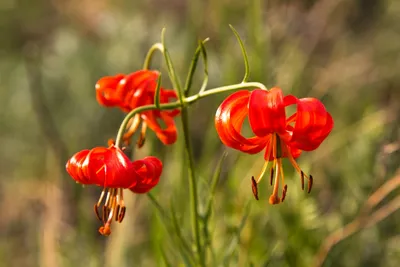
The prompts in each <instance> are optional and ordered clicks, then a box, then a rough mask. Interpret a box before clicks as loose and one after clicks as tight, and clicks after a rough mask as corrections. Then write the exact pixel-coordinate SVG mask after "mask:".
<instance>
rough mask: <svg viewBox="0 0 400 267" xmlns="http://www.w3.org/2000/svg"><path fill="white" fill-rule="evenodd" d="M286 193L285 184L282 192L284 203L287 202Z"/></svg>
mask: <svg viewBox="0 0 400 267" xmlns="http://www.w3.org/2000/svg"><path fill="white" fill-rule="evenodd" d="M286 192H287V185H286V184H285V186H284V187H283V191H282V199H281V201H282V202H283V201H284V200H285V197H286Z"/></svg>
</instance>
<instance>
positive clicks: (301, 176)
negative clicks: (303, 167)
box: [300, 171, 304, 191]
mask: <svg viewBox="0 0 400 267" xmlns="http://www.w3.org/2000/svg"><path fill="white" fill-rule="evenodd" d="M300 179H301V190H303V191H304V172H303V171H301V173H300Z"/></svg>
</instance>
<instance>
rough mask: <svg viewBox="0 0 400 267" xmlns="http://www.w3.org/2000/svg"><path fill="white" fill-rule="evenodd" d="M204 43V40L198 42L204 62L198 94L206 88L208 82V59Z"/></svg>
mask: <svg viewBox="0 0 400 267" xmlns="http://www.w3.org/2000/svg"><path fill="white" fill-rule="evenodd" d="M206 40H207V39H206ZM204 44H205V41H203V42H200V48H201V55H202V57H203V64H204V79H203V84H202V85H201V88H200V91H199V94H201V93H202V92H204V91H205V90H206V88H207V84H208V61H207V51H206V48H205V46H204Z"/></svg>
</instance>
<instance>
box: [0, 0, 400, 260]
mask: <svg viewBox="0 0 400 267" xmlns="http://www.w3.org/2000/svg"><path fill="white" fill-rule="evenodd" d="M399 12H400V2H399V1H396V0H386V1H377V0H369V1H361V0H342V1H333V0H319V1H306V0H304V1H300V0H297V1H277V0H275V1H260V0H252V1H247V2H246V1H237V0H232V1H228V0H224V1H199V0H193V1H182V0H173V1H165V0H162V1H154V0H148V1H141V2H132V1H126V0H119V1H106V0H102V1H92V0H84V1H76V0H71V1H60V0H56V1H43V0H41V1H36V2H35V4H34V5H33V4H32V3H31V2H30V1H26V0H6V1H2V2H1V3H0V32H1V33H2V41H1V42H0V57H1V59H0V80H1V83H0V145H1V150H0V179H1V180H0V200H1V202H0V203H1V204H0V205H1V211H2V220H1V221H0V227H1V232H0V236H1V238H0V266H49V267H54V266H162V256H161V254H162V253H161V249H163V250H164V251H165V253H166V255H167V257H168V258H169V259H170V261H171V262H172V263H173V266H178V265H177V264H178V262H179V260H178V254H177V252H176V251H175V250H174V245H173V243H172V242H171V239H170V237H168V233H167V232H166V229H165V227H164V226H163V224H162V222H161V220H160V218H159V216H157V215H156V212H155V209H154V207H153V206H152V205H151V203H150V201H149V199H148V198H147V197H146V196H142V195H129V194H127V200H126V201H127V205H128V212H127V216H126V218H125V221H124V222H123V223H122V224H120V225H114V227H113V234H112V235H111V236H110V237H109V238H103V237H101V236H99V235H98V234H97V227H98V222H97V221H96V218H95V216H94V214H93V212H92V204H93V203H94V201H95V200H96V198H97V195H98V193H99V189H97V188H92V187H86V188H82V187H81V186H78V185H76V184H75V183H74V182H73V181H72V180H71V179H70V178H69V177H68V175H67V174H66V172H65V171H64V164H65V162H66V161H67V159H68V157H69V156H70V155H72V154H73V153H75V152H76V151H78V150H81V149H84V148H91V147H94V146H100V145H104V144H105V143H106V140H107V139H108V138H110V137H115V135H116V131H117V129H118V125H119V123H120V122H121V120H122V118H123V114H121V112H120V111H118V110H113V109H105V108H103V107H100V106H99V105H98V104H97V102H96V100H95V98H94V84H95V82H96V81H97V79H99V78H100V77H102V76H104V75H112V74H116V73H128V72H132V71H135V70H137V69H139V68H141V66H142V63H143V60H144V57H145V53H146V52H147V49H148V48H149V47H150V45H151V44H152V43H154V42H157V41H160V39H159V38H160V37H159V36H160V32H161V29H162V28H163V27H167V35H166V39H167V43H168V46H169V50H170V52H171V55H172V58H173V61H174V63H175V65H176V68H177V70H178V73H179V75H180V77H181V78H182V79H183V78H184V77H185V75H186V72H187V69H188V66H189V64H190V59H191V58H192V53H193V52H194V50H195V48H196V46H197V41H198V40H200V39H204V38H206V37H210V38H211V40H210V41H209V42H208V43H207V44H206V47H207V52H208V61H209V74H210V82H209V87H214V86H219V85H224V84H229V83H236V82H240V80H241V79H242V77H243V73H244V68H243V64H242V57H241V52H240V48H239V46H238V45H237V42H236V39H235V37H234V35H233V34H232V32H231V31H230V29H229V27H228V24H232V25H233V26H234V27H235V28H236V29H237V30H238V31H239V33H240V35H241V37H242V38H243V40H244V42H245V46H246V49H247V51H248V54H249V62H250V70H251V75H250V79H251V80H252V81H260V82H263V83H265V84H266V85H267V86H268V87H271V86H275V85H277V86H280V87H281V88H283V90H284V92H286V93H293V94H295V95H296V96H298V97H306V96H312V97H317V98H320V99H321V100H322V101H323V102H324V104H325V105H326V107H327V109H328V110H329V111H330V112H331V114H332V116H333V117H334V120H335V128H334V130H333V132H332V134H331V135H330V137H329V138H328V139H327V140H326V141H325V143H324V144H322V145H321V147H320V148H319V149H318V150H316V151H314V152H311V153H304V155H302V156H301V157H300V160H299V163H300V165H301V166H302V168H303V169H304V170H305V171H306V172H311V173H312V174H313V176H314V177H315V187H314V188H313V191H312V193H311V194H310V195H306V194H304V192H303V191H301V190H300V184H299V181H298V177H297V175H295V173H294V172H293V170H292V168H291V167H290V166H289V165H290V164H289V162H285V169H286V177H287V178H286V180H287V183H288V188H289V189H288V195H287V198H286V200H285V203H284V204H282V205H278V206H270V205H268V201H267V199H268V197H269V194H270V192H271V188H269V186H268V182H266V181H264V182H263V183H261V184H260V186H259V190H260V197H261V200H260V201H258V202H256V201H255V200H253V196H252V194H251V189H250V177H251V176H252V175H254V174H257V173H258V171H259V169H260V168H261V166H262V164H263V158H262V156H261V154H260V155H253V156H250V155H243V154H240V153H238V152H237V151H233V150H231V149H225V148H224V147H223V146H222V145H221V143H220V141H219V139H218V137H217V135H216V132H215V130H214V128H213V116H214V114H215V111H216V109H217V107H218V105H219V104H220V102H221V101H222V100H223V98H224V97H226V96H227V94H225V95H221V96H218V97H213V98H208V99H207V100H200V101H199V102H198V103H196V104H194V105H193V106H191V108H190V118H191V126H192V128H191V133H192V141H193V144H194V154H195V159H196V164H197V166H198V169H197V171H198V175H199V177H200V181H199V186H200V188H201V191H200V193H201V197H202V198H204V199H206V196H207V188H208V182H209V181H210V179H211V177H212V174H213V170H214V168H215V166H216V164H217V162H218V160H219V158H220V156H221V155H222V152H223V151H224V150H226V151H227V152H228V156H227V158H226V160H225V162H224V166H223V169H222V173H221V179H220V181H219V184H218V188H217V195H216V201H215V205H214V207H213V210H214V216H213V221H212V224H211V225H210V227H211V229H212V233H213V235H214V236H213V238H212V239H213V244H214V246H215V249H216V252H217V255H218V256H220V255H223V253H224V252H225V251H226V248H227V247H228V245H229V243H230V242H231V238H232V235H233V233H234V232H235V229H236V227H237V226H238V225H239V224H240V220H241V218H242V216H243V214H244V211H245V207H246V205H247V203H248V202H249V203H250V206H251V209H250V214H249V217H248V221H247V223H246V224H245V226H244V229H243V231H242V234H241V236H240V240H239V241H240V245H239V248H238V249H236V250H235V251H234V253H235V255H236V256H235V258H236V262H233V261H232V262H231V263H230V265H229V266H310V265H311V266H313V263H314V257H315V255H316V254H317V252H318V250H319V248H320V246H321V244H322V243H323V241H324V240H325V238H326V237H327V236H328V235H329V234H330V233H333V232H334V231H335V230H337V229H340V228H341V227H343V226H344V225H345V224H347V223H349V222H351V221H352V220H353V219H354V218H356V216H357V215H358V214H359V212H360V210H361V208H362V206H363V205H364V202H365V201H366V200H367V199H368V197H369V196H370V195H371V194H372V193H373V192H374V191H375V190H376V189H377V188H378V187H379V186H381V185H382V184H384V183H385V182H386V181H388V180H390V179H391V178H392V177H394V175H395V173H396V171H397V170H398V168H399V162H400V152H399V151H400V150H399V142H400V131H399V129H400V127H399V125H400V116H399V114H400V89H399V86H400V76H399V75H398V73H399V69H400V58H399V57H400V53H399V52H400V16H399V14H400V13H399ZM160 62H161V57H159V59H156V60H155V63H154V64H153V66H154V67H156V66H160ZM164 76H166V75H164ZM201 76H202V68H201V67H200V66H199V68H198V73H197V74H196V79H195V84H196V85H197V87H198V88H199V87H200V86H201ZM195 88H196V87H194V88H193V89H195ZM177 121H179V120H177ZM178 124H179V123H178ZM148 137H149V139H148V142H147V143H146V145H145V147H144V148H143V150H141V151H139V152H135V153H137V157H141V156H144V155H148V154H152V155H156V156H159V157H161V158H162V159H163V162H164V165H165V169H164V173H163V176H162V180H161V182H160V184H159V186H158V187H157V188H156V190H155V191H154V196H155V197H156V198H157V199H158V201H159V202H160V203H165V208H166V209H169V203H170V202H172V203H174V209H175V210H176V212H177V219H178V221H179V224H180V226H181V229H182V232H183V234H184V235H185V236H187V237H189V236H190V224H189V220H188V218H189V206H188V204H187V203H188V199H189V196H188V193H187V192H188V190H187V186H188V181H187V177H186V166H185V165H184V160H183V147H182V146H183V140H182V139H179V141H178V142H177V143H176V144H175V145H173V146H170V147H163V146H162V145H161V144H160V143H159V141H158V140H156V139H155V138H154V134H153V133H149V134H148ZM398 192H399V190H398V189H397V190H394V191H393V192H392V193H391V194H390V195H389V196H388V198H387V199H392V198H393V197H395V195H396V194H398ZM385 203H388V200H386V199H385V200H383V203H382V204H380V205H379V206H378V208H379V207H381V206H382V205H383V204H385ZM202 208H204V207H201V209H202ZM399 222H400V215H399V213H398V212H397V213H394V214H393V215H391V216H390V217H388V218H387V219H386V220H384V221H382V222H380V223H379V224H377V225H375V226H373V227H371V228H368V229H365V230H363V231H362V232H359V233H356V234H355V235H352V236H350V237H349V238H347V239H345V240H344V241H343V242H341V243H339V244H337V245H336V246H335V247H333V249H332V250H331V251H330V253H329V254H328V256H327V259H326V262H325V264H324V266H335V267H336V266H337V267H340V266H397V265H398V263H399V262H400V250H399V237H398V233H399V230H400V226H399V225H400V223H399ZM251 263H252V264H253V265H250V264H251Z"/></svg>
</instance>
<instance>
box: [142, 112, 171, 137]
mask: <svg viewBox="0 0 400 267" xmlns="http://www.w3.org/2000/svg"><path fill="white" fill-rule="evenodd" d="M141 115H142V118H143V120H144V121H145V122H146V123H147V126H149V128H150V129H152V130H153V131H154V132H155V133H156V135H157V137H158V138H159V139H160V141H161V142H162V143H163V144H165V145H169V144H173V143H175V141H176V138H177V130H176V126H175V122H174V118H173V117H171V116H170V115H169V114H168V112H165V111H157V110H156V111H146V112H143V113H142V114H141ZM158 119H160V120H161V121H163V122H164V124H165V126H166V128H163V127H162V126H161V125H160V123H159V121H158Z"/></svg>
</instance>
